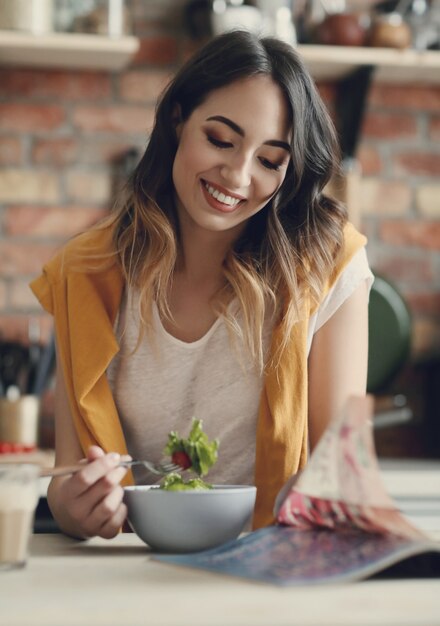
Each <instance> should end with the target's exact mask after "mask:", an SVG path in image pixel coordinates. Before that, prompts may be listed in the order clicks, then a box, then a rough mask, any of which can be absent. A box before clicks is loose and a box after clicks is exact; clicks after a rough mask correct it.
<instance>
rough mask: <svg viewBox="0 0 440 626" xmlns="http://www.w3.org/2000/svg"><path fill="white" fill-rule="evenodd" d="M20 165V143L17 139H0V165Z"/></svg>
mask: <svg viewBox="0 0 440 626" xmlns="http://www.w3.org/2000/svg"><path fill="white" fill-rule="evenodd" d="M19 163H21V142H20V139H18V138H17V137H0V165H18V164H19Z"/></svg>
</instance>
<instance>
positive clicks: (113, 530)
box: [98, 502, 127, 539]
mask: <svg viewBox="0 0 440 626" xmlns="http://www.w3.org/2000/svg"><path fill="white" fill-rule="evenodd" d="M126 517H127V507H126V505H125V504H124V503H123V502H121V504H120V505H119V507H118V509H117V510H116V512H115V514H114V515H113V517H112V518H111V519H110V520H108V521H107V522H106V523H105V524H104V525H103V526H101V528H100V530H99V532H98V535H99V536H100V537H103V539H111V538H112V537H115V536H116V535H117V534H118V532H119V529H120V528H121V527H122V525H123V524H124V522H125V519H126Z"/></svg>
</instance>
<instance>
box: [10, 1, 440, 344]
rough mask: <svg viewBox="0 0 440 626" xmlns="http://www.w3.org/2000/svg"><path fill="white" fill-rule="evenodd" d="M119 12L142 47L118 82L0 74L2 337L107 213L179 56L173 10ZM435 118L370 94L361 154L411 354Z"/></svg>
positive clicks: (426, 293)
mask: <svg viewBox="0 0 440 626" xmlns="http://www.w3.org/2000/svg"><path fill="white" fill-rule="evenodd" d="M129 4H130V5H131V8H132V12H133V16H134V23H135V30H136V33H137V34H138V35H139V36H140V37H141V38H142V43H141V48H140V51H139V53H138V55H137V57H136V59H134V61H133V63H132V64H131V65H130V66H129V67H128V68H127V69H126V70H125V71H123V72H121V73H107V72H85V71H69V70H65V71H64V70H56V71H55V70H36V69H28V68H14V69H12V68H9V67H1V68H0V166H1V171H0V333H1V334H2V335H3V336H8V337H17V336H19V337H24V336H25V335H26V333H27V320H28V316H29V315H40V314H41V313H40V309H39V307H38V305H37V304H36V302H35V300H34V298H33V295H32V294H31V292H30V290H29V289H28V286H27V284H28V282H29V280H30V279H32V278H33V277H34V276H35V275H36V274H37V272H38V269H39V268H40V267H41V265H42V264H43V263H44V262H45V261H46V260H47V259H49V258H50V257H51V256H52V254H53V253H54V251H55V250H56V249H57V248H58V247H59V246H60V245H61V244H62V243H63V242H64V241H65V240H66V239H67V238H68V237H70V236H72V235H73V234H75V233H76V232H79V231H81V230H83V229H85V228H87V227H88V226H89V225H91V224H92V223H93V222H95V221H96V220H97V219H98V218H100V217H101V216H102V215H104V213H105V212H106V211H107V210H108V208H109V207H110V206H111V204H112V201H113V197H114V181H115V173H116V172H117V163H118V159H120V157H121V156H122V155H123V154H124V153H125V152H126V151H127V150H128V149H129V148H131V147H136V148H139V149H142V148H143V146H144V145H145V141H146V137H147V134H148V129H149V128H150V126H151V123H152V119H153V111H154V103H155V99H156V97H157V94H158V93H159V92H160V90H161V89H162V87H163V86H164V84H165V82H166V81H167V79H168V77H169V76H170V74H171V73H172V72H173V70H174V69H175V68H176V67H177V66H178V65H179V63H180V62H181V60H182V59H184V58H185V57H186V56H187V55H188V54H189V50H190V48H191V46H190V45H189V43H188V41H186V39H185V37H184V35H183V32H182V27H181V24H182V12H181V9H182V7H183V5H184V1H183V0H149V2H148V3H147V2H142V1H141V0H132V1H131V3H129ZM321 88H322V90H323V93H324V94H325V95H326V97H327V98H329V97H330V98H331V95H330V96H329V94H331V93H332V89H331V88H330V87H329V86H325V85H322V86H321ZM439 111H440V89H439V87H438V86H437V87H433V86H414V85H384V84H382V85H381V84H375V85H374V86H373V88H372V90H371V92H370V95H369V100H368V107H367V114H366V118H365V123H364V128H363V136H362V140H361V144H360V148H359V158H360V161H361V165H362V169H363V180H362V197H361V206H362V228H363V230H364V231H365V232H366V234H367V235H368V237H369V245H368V247H369V255H370V259H371V263H372V265H373V267H374V268H375V269H376V270H378V271H380V272H382V273H383V274H385V275H386V276H388V277H389V278H391V279H392V280H393V281H394V282H395V283H396V284H397V286H398V287H399V288H400V289H401V291H402V292H403V294H404V295H405V297H406V298H407V300H408V302H409V304H410V307H411V310H412V312H413V315H414V321H415V326H414V328H415V331H414V352H415V353H416V354H417V355H421V354H426V353H428V354H429V353H435V352H436V353H437V354H438V352H439V351H440V321H439V311H440V254H439V251H440V219H439V218H440V202H439V195H440V194H439V192H440V183H439V181H438V174H439V172H440V150H439V146H438V139H439V136H440V114H439ZM42 323H43V327H44V329H45V332H46V333H47V332H48V331H49V327H50V320H49V319H48V318H47V317H46V316H44V315H43V316H42Z"/></svg>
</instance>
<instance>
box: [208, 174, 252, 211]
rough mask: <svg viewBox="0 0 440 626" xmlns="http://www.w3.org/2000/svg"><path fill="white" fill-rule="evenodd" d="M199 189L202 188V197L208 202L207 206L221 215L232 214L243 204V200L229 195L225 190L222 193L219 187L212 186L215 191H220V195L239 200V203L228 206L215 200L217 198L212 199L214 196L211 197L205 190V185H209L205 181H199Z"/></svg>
mask: <svg viewBox="0 0 440 626" xmlns="http://www.w3.org/2000/svg"><path fill="white" fill-rule="evenodd" d="M200 184H201V187H202V192H203V195H204V196H205V199H206V201H207V202H208V204H209V205H210V206H211V207H212V208H213V209H215V210H216V211H221V212H222V213H232V212H233V211H235V210H236V209H237V208H238V207H239V206H240V205H241V204H242V203H243V202H244V200H245V199H244V198H239V197H238V196H236V195H233V194H230V193H228V192H227V191H226V190H225V191H224V192H223V191H222V190H221V189H220V188H219V187H217V186H215V187H214V185H212V186H213V187H214V188H215V189H218V190H219V191H221V192H222V193H224V194H225V195H227V196H230V197H232V198H237V199H239V201H238V202H237V204H234V205H230V204H225V203H224V202H220V201H219V200H217V198H214V196H212V195H211V194H210V193H209V191H208V189H207V188H206V185H209V186H211V185H210V183H208V182H207V181H204V180H201V181H200Z"/></svg>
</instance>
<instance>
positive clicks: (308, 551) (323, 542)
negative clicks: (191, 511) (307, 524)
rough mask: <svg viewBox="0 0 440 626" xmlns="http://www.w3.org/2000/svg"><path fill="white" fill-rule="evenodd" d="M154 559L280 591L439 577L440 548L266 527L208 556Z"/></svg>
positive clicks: (389, 538)
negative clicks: (381, 578) (381, 576)
mask: <svg viewBox="0 0 440 626" xmlns="http://www.w3.org/2000/svg"><path fill="white" fill-rule="evenodd" d="M153 558H154V560H157V561H162V562H164V563H169V564H174V565H183V566H186V567H192V568H197V569H202V570H207V571H210V572H215V573H217V574H226V575H229V576H236V577H239V578H246V579H250V580H255V581H260V582H265V583H271V584H274V585H282V586H288V585H312V584H323V583H341V582H349V581H355V580H360V579H363V578H368V577H371V576H373V575H375V574H378V573H379V572H382V573H385V572H386V573H387V574H388V575H395V576H398V577H401V576H402V575H404V576H406V575H410V576H419V577H421V576H427V577H431V576H440V546H439V545H436V544H435V543H434V542H430V541H429V540H426V541H421V540H414V539H408V538H405V537H399V536H397V535H391V534H386V535H377V534H373V533H366V532H364V531H362V530H354V529H351V530H349V529H344V530H339V531H337V532H334V531H333V530H325V529H319V530H299V529H297V528H293V527H291V526H280V525H276V526H269V527H267V528H263V529H261V530H257V531H255V532H252V533H250V534H249V535H247V536H245V537H243V538H241V539H237V540H236V541H232V542H229V543H227V544H225V545H223V546H220V547H218V548H214V549H212V550H206V551H204V552H198V553H194V554H182V555H154V557H153ZM399 568H400V570H399Z"/></svg>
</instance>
